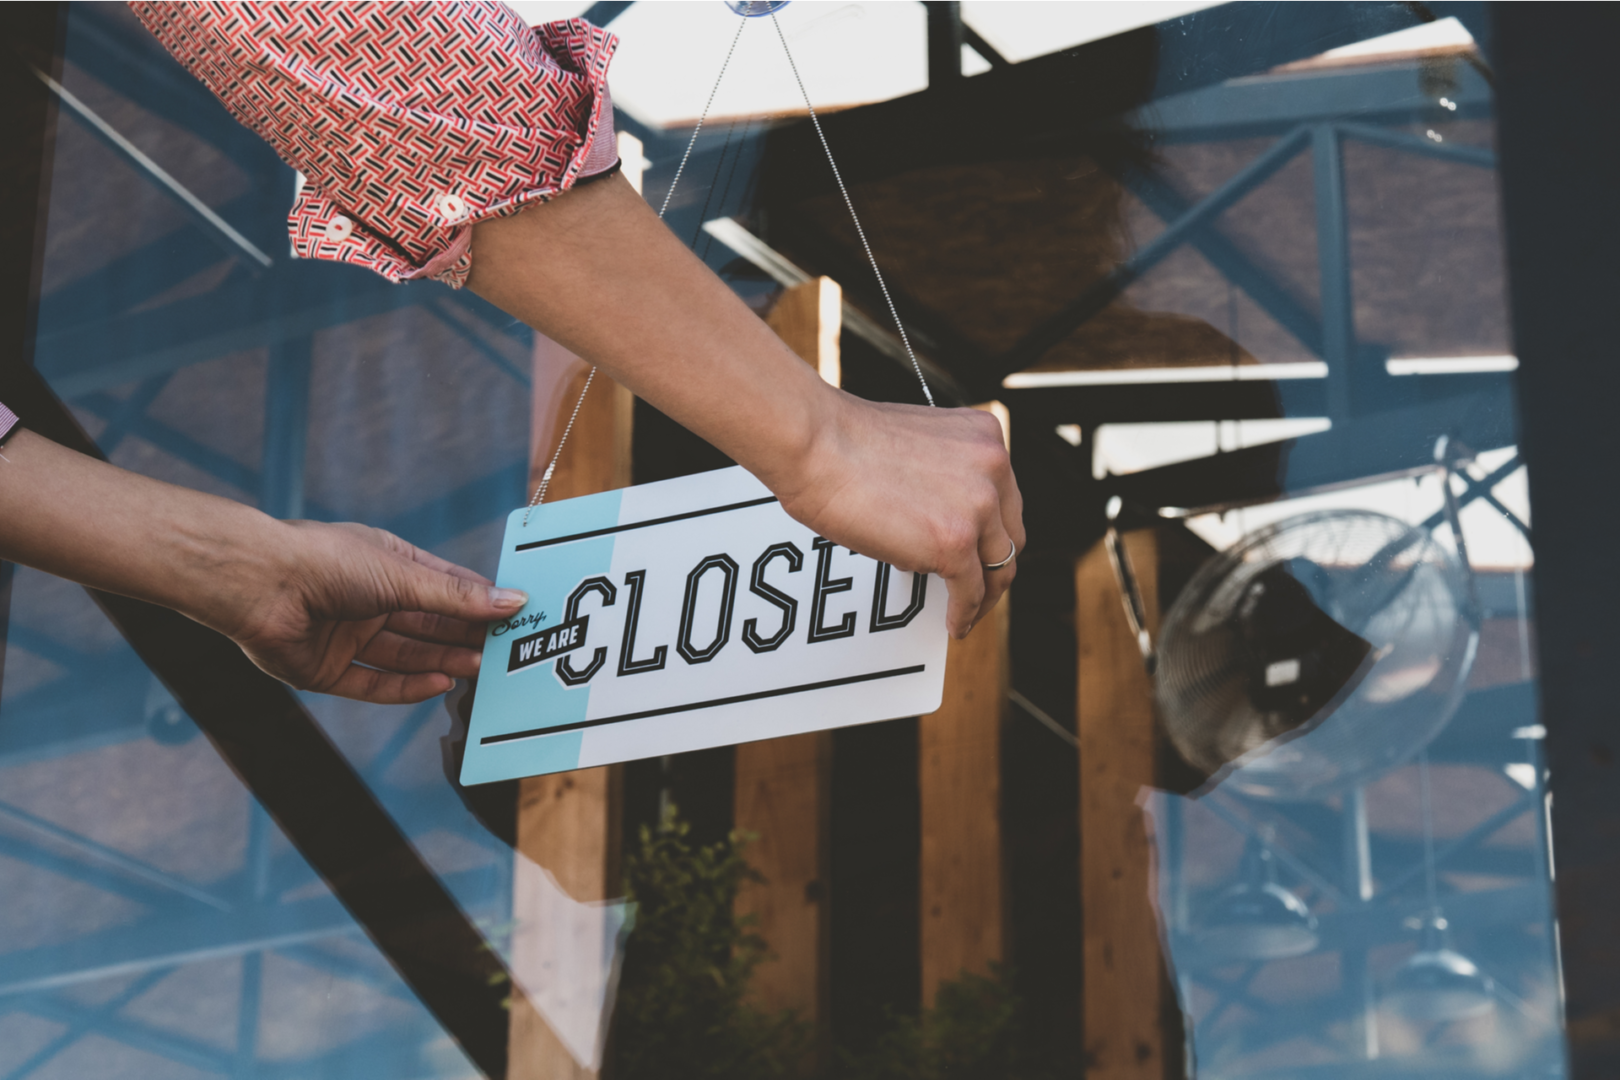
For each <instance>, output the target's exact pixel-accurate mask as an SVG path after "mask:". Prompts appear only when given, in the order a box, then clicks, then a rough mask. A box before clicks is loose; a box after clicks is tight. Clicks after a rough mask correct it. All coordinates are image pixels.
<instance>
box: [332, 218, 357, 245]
mask: <svg viewBox="0 0 1620 1080" xmlns="http://www.w3.org/2000/svg"><path fill="white" fill-rule="evenodd" d="M353 235H354V222H352V221H350V220H349V219H348V218H346V217H344V216H343V215H341V214H339V215H338V216H337V217H335V218H333V219H332V220H331V221H328V222H327V223H326V238H327V239H328V240H330V241H331V242H332V243H334V244H341V243H343V241H345V240H347V239H348V238H349V237H351V236H353Z"/></svg>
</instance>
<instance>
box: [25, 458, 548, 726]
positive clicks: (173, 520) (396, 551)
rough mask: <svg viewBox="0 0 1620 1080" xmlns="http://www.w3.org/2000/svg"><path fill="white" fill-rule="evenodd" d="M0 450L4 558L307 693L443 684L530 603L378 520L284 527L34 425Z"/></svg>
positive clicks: (429, 689)
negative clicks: (178, 623)
mask: <svg viewBox="0 0 1620 1080" xmlns="http://www.w3.org/2000/svg"><path fill="white" fill-rule="evenodd" d="M0 453H3V454H4V458H3V459H0V559H6V560H9V561H13V562H18V563H22V564H23V565H25V566H32V567H34V568H35V569H38V570H44V571H46V572H47V573H51V574H56V575H57V576H59V577H65V578H68V579H70V580H73V581H77V582H80V583H81V584H84V585H88V586H90V587H91V588H95V589H102V590H104V591H107V592H114V593H120V594H122V595H124V596H133V597H135V598H137V599H140V600H148V601H151V602H152V603H155V604H162V605H163V606H165V607H171V608H174V609H175V610H177V611H180V612H182V613H183V614H185V615H187V616H190V617H191V618H193V619H195V620H196V621H198V622H200V623H202V624H203V625H205V626H209V627H212V628H213V629H215V630H218V631H220V632H221V633H223V634H225V635H227V636H228V637H230V638H231V639H232V640H234V641H235V642H236V643H237V644H238V645H240V646H241V647H242V651H243V652H245V653H247V655H248V657H249V658H250V659H252V661H253V662H254V663H255V664H257V665H258V666H259V667H260V668H262V669H264V670H265V671H267V672H269V673H270V674H271V675H274V676H275V677H276V678H278V679H281V680H283V681H284V682H288V683H291V684H292V685H293V686H296V687H298V688H300V689H308V690H319V691H322V692H324V693H328V694H338V695H340V696H343V697H353V698H361V699H364V700H367V701H375V702H381V703H399V702H409V701H421V700H424V699H426V698H429V697H432V696H433V695H435V694H441V693H443V692H444V691H446V690H448V689H449V688H450V685H451V683H452V682H453V680H454V679H456V678H465V677H469V676H472V675H475V674H477V672H478V661H479V648H480V646H481V645H482V643H483V623H485V622H487V621H489V620H491V619H499V618H505V617H506V616H508V615H510V614H512V613H513V612H514V611H515V610H517V609H518V608H519V607H521V606H522V605H523V604H524V603H526V602H527V597H525V596H524V595H523V594H522V593H521V592H517V591H515V590H511V589H497V588H495V587H494V586H493V585H492V584H491V583H490V582H489V581H488V580H487V579H485V578H482V577H480V576H479V575H477V574H474V573H473V572H471V571H470V570H464V569H462V568H461V567H458V566H454V565H453V564H451V563H448V562H445V561H444V560H443V559H440V558H438V557H437V556H434V555H430V554H428V553H427V552H425V551H420V550H418V549H416V548H414V547H412V546H411V545H410V544H407V543H406V542H405V541H403V540H401V539H399V538H398V537H397V536H394V535H392V534H391V533H387V532H384V531H382V530H381V529H371V528H367V527H366V526H363V525H326V524H321V523H318V522H308V521H301V522H300V521H293V522H288V521H277V520H276V519H274V518H272V517H269V516H267V515H265V514H261V513H260V512H259V511H257V510H255V509H253V508H252V507H249V506H244V505H242V504H241V503H237V502H232V501H231V500H229V499H222V498H219V497H217V496H213V495H206V494H203V493H202V492H199V491H192V490H190V489H188V488H182V487H176V486H174V485H172V484H165V483H163V482H161V481H158V480H153V479H150V478H149V477H145V476H141V475H139V474H137V473H131V472H125V471H124V470H123V469H119V468H117V467H115V466H112V465H109V464H107V463H106V462H103V461H97V460H96V459H94V458H89V457H85V456H84V455H83V454H78V453H75V452H74V451H72V450H68V449H66V448H64V447H61V446H58V445H57V444H56V443H53V442H51V441H50V440H48V439H45V438H42V437H40V436H38V435H36V434H34V433H33V432H31V431H27V430H22V431H18V432H17V433H16V434H14V435H13V436H12V437H11V438H10V439H9V440H7V442H6V444H5V448H4V450H3V451H0Z"/></svg>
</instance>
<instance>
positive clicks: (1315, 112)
mask: <svg viewBox="0 0 1620 1080" xmlns="http://www.w3.org/2000/svg"><path fill="white" fill-rule="evenodd" d="M1424 63H1428V61H1424V62H1421V63H1409V64H1391V65H1380V66H1378V67H1365V68H1341V69H1338V70H1331V71H1323V72H1301V73H1299V74H1295V75H1282V76H1275V77H1270V78H1260V79H1236V80H1231V81H1228V82H1222V83H1217V84H1216V85H1214V86H1208V87H1205V88H1203V89H1200V90H1194V91H1191V92H1189V93H1185V94H1177V95H1175V96H1174V97H1167V98H1161V99H1160V100H1158V101H1155V102H1153V104H1151V105H1148V106H1144V107H1143V108H1142V109H1139V110H1137V111H1136V112H1134V113H1129V114H1127V115H1126V117H1125V122H1126V123H1127V124H1128V125H1130V126H1131V127H1135V128H1138V129H1140V130H1143V131H1151V132H1153V133H1154V134H1155V135H1157V136H1159V137H1160V138H1162V139H1165V140H1167V141H1171V142H1215V141H1220V140H1224V139H1237V138H1250V137H1254V136H1259V135H1273V134H1277V133H1279V132H1282V131H1287V130H1290V129H1292V128H1294V127H1297V126H1298V125H1300V124H1316V123H1324V122H1330V121H1340V120H1356V121H1360V122H1362V123H1365V124H1401V123H1411V122H1414V121H1430V122H1433V121H1446V120H1457V119H1478V118H1481V117H1488V116H1490V115H1491V114H1492V110H1493V108H1494V104H1493V97H1492V92H1491V88H1490V86H1489V84H1487V83H1486V81H1485V79H1484V77H1483V76H1481V75H1480V74H1479V72H1477V71H1475V70H1474V69H1473V68H1471V67H1469V66H1468V65H1467V64H1462V63H1459V64H1458V65H1457V68H1456V77H1457V85H1456V88H1455V89H1454V90H1453V91H1452V92H1451V94H1450V95H1448V96H1450V97H1451V99H1452V100H1453V101H1455V102H1456V103H1457V106H1458V107H1457V110H1456V111H1455V112H1453V111H1451V110H1449V109H1446V108H1445V107H1444V106H1442V105H1441V104H1440V103H1439V100H1438V99H1437V97H1435V96H1434V95H1433V94H1429V93H1425V91H1424V87H1423V77H1422V70H1423V65H1424Z"/></svg>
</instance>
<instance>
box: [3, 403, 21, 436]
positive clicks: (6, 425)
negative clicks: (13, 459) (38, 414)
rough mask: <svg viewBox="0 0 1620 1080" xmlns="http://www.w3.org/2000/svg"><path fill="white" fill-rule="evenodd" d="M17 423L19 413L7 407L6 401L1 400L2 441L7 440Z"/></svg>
mask: <svg viewBox="0 0 1620 1080" xmlns="http://www.w3.org/2000/svg"><path fill="white" fill-rule="evenodd" d="M17 423H18V421H17V414H16V413H14V412H12V411H11V410H10V409H8V408H6V403H5V402H3V401H0V442H5V441H6V436H7V435H10V434H11V432H12V430H13V429H14V428H16V426H17Z"/></svg>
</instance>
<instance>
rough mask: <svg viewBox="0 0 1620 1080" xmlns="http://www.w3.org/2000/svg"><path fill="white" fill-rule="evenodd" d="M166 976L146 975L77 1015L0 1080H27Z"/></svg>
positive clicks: (162, 974)
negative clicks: (64, 1028) (65, 1027)
mask: <svg viewBox="0 0 1620 1080" xmlns="http://www.w3.org/2000/svg"><path fill="white" fill-rule="evenodd" d="M167 975H168V972H166V971H151V972H147V973H146V974H145V975H142V976H141V977H140V978H138V979H136V980H135V981H134V982H132V983H130V984H129V985H128V986H126V987H124V989H122V990H120V991H119V992H118V993H116V994H114V995H113V996H112V997H110V998H108V999H107V1000H106V1001H104V1002H102V1003H101V1004H99V1005H97V1006H96V1007H95V1008H93V1009H87V1010H85V1011H83V1012H81V1013H79V1015H78V1016H76V1017H75V1018H74V1019H72V1020H71V1021H69V1022H68V1025H67V1029H66V1030H65V1031H62V1032H60V1033H59V1034H58V1035H57V1036H56V1037H55V1038H53V1039H52V1040H51V1041H50V1042H48V1043H46V1044H45V1045H44V1046H42V1047H40V1048H39V1049H38V1050H36V1051H34V1053H32V1054H30V1055H29V1056H28V1057H27V1058H26V1059H25V1060H24V1061H23V1062H22V1063H21V1064H19V1065H18V1066H17V1067H16V1068H14V1069H12V1070H11V1071H10V1072H8V1073H6V1075H5V1076H4V1077H3V1078H0V1080H26V1077H28V1076H29V1075H31V1074H32V1073H34V1072H36V1071H37V1070H38V1069H39V1068H40V1066H42V1065H44V1064H45V1063H46V1062H47V1061H50V1060H51V1059H52V1058H54V1057H55V1056H56V1055H57V1054H60V1053H61V1052H62V1051H64V1050H66V1049H67V1048H68V1047H70V1046H72V1045H73V1044H74V1043H76V1042H78V1041H79V1040H80V1039H81V1038H83V1037H84V1036H86V1035H88V1034H90V1032H92V1031H94V1030H95V1029H96V1028H97V1027H99V1026H100V1025H101V1024H102V1022H103V1021H105V1020H106V1019H108V1018H109V1017H112V1016H115V1015H116V1014H117V1013H118V1010H120V1009H122V1008H123V1007H124V1006H125V1005H128V1004H129V1003H130V1002H131V1001H134V1000H135V999H136V998H138V997H140V996H141V995H142V994H144V993H146V991H148V990H150V989H151V988H152V987H153V986H155V985H157V983H158V982H160V981H161V980H162V979H164V978H165V977H167Z"/></svg>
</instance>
